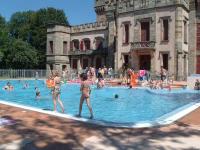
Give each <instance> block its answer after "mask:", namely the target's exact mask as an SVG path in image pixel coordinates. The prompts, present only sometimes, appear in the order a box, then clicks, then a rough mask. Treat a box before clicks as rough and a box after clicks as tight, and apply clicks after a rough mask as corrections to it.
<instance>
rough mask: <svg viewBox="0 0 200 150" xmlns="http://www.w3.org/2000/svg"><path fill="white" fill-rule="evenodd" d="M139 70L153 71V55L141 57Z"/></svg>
mask: <svg viewBox="0 0 200 150" xmlns="http://www.w3.org/2000/svg"><path fill="white" fill-rule="evenodd" d="M139 68H140V70H143V69H144V70H149V71H150V70H151V55H140V61H139Z"/></svg>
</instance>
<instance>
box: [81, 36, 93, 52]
mask: <svg viewBox="0 0 200 150" xmlns="http://www.w3.org/2000/svg"><path fill="white" fill-rule="evenodd" d="M83 41H84V45H85V49H84V50H90V49H91V45H90V44H91V42H90V39H89V38H86V39H83Z"/></svg>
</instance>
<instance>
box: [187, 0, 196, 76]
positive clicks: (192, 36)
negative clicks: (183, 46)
mask: <svg viewBox="0 0 200 150" xmlns="http://www.w3.org/2000/svg"><path fill="white" fill-rule="evenodd" d="M189 18H190V21H189V54H188V59H189V60H188V65H189V66H190V67H189V68H188V74H189V75H191V74H194V73H196V49H197V47H196V43H197V41H196V39H197V37H196V33H197V22H196V21H197V20H196V7H195V0H191V1H190V13H189Z"/></svg>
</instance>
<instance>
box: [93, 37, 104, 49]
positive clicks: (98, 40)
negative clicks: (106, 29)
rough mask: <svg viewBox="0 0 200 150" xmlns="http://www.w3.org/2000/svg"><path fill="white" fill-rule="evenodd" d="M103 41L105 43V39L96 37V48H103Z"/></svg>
mask: <svg viewBox="0 0 200 150" xmlns="http://www.w3.org/2000/svg"><path fill="white" fill-rule="evenodd" d="M103 41H104V39H103V38H102V37H96V38H95V46H96V49H97V50H99V49H102V48H103Z"/></svg>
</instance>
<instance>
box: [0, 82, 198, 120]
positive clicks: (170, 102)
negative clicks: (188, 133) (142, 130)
mask: <svg viewBox="0 0 200 150" xmlns="http://www.w3.org/2000/svg"><path fill="white" fill-rule="evenodd" d="M10 82H11V84H12V85H14V87H15V90H14V91H12V92H8V91H5V90H2V89H0V100H3V101H8V102H14V103H17V104H20V105H25V106H31V107H36V108H41V109H46V110H52V109H53V103H52V99H51V94H50V90H49V89H48V88H46V86H45V84H44V81H42V80H38V81H34V80H32V81H31V80H29V81H27V82H28V84H29V88H28V89H23V82H24V81H21V82H19V81H10ZM6 83H7V81H0V87H3V86H4V85H6ZM35 86H38V87H39V90H40V91H41V99H40V100H36V99H35V90H34V87H35ZM79 88H80V85H78V84H65V85H62V91H61V92H62V93H61V99H62V101H63V103H64V106H65V110H66V113H67V114H70V115H76V114H77V113H78V108H79V99H80V94H81V93H80V90H79ZM115 94H118V95H119V98H118V99H115V98H114V95H115ZM199 99H200V93H194V92H191V91H189V90H176V91H173V92H169V91H167V90H162V91H161V90H158V91H151V90H147V89H128V88H125V87H114V88H113V87H106V88H103V89H96V87H95V86H92V93H91V105H92V108H93V111H94V119H95V120H100V121H106V122H115V123H133V122H140V121H141V122H142V121H154V120H155V119H157V118H159V117H161V116H163V115H165V114H167V113H169V112H172V111H174V110H176V109H178V108H180V107H182V106H184V105H187V104H189V103H190V102H195V101H199ZM59 110H60V108H59ZM82 116H83V117H85V118H88V117H89V116H90V114H89V111H88V109H87V107H86V104H84V106H83V112H82Z"/></svg>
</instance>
